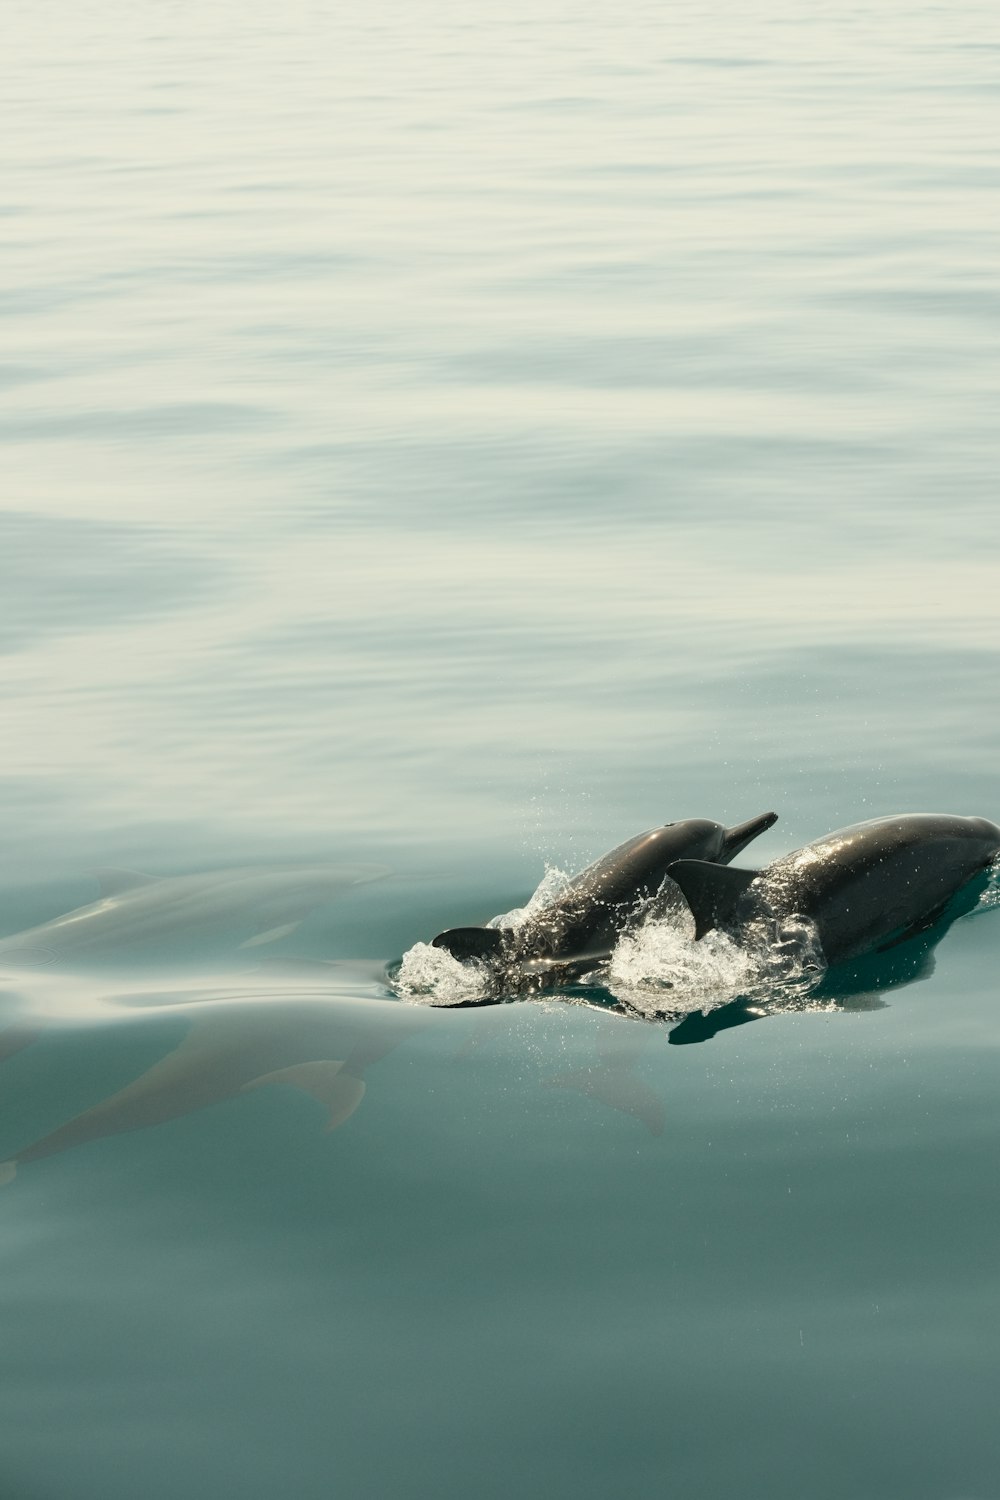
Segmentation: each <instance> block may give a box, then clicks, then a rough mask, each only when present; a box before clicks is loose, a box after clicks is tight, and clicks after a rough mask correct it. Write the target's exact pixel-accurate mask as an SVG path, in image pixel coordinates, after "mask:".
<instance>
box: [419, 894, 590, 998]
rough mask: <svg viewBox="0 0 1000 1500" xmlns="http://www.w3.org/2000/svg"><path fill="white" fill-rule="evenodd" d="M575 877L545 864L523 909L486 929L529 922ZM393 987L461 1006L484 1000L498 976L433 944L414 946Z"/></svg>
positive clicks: (506, 914) (491, 922)
mask: <svg viewBox="0 0 1000 1500" xmlns="http://www.w3.org/2000/svg"><path fill="white" fill-rule="evenodd" d="M572 878H573V877H572V876H571V875H568V874H567V873H566V871H565V870H559V869H557V868H556V867H555V865H546V867H545V874H544V875H543V876H542V878H541V880H540V881H539V883H538V889H537V890H536V891H535V892H534V894H533V895H532V896H531V898H530V899H529V900H528V902H527V903H526V905H524V906H515V907H514V909H513V910H512V911H508V912H504V913H502V914H501V915H500V916H497V917H491V918H490V920H489V921H488V922H487V923H486V926H487V927H501V928H510V929H513V928H517V927H523V926H524V924H525V922H530V921H531V919H532V918H533V917H534V916H536V915H537V913H538V912H540V911H543V910H544V909H545V907H547V906H551V905H552V903H553V901H556V900H558V898H559V897H560V896H561V895H562V894H563V892H564V891H565V890H566V888H567V886H569V884H570V882H571V881H572ZM392 987H393V989H394V990H395V992H396V994H397V995H399V996H401V997H402V998H403V999H405V1000H418V1001H420V1002H421V1003H422V1004H424V1005H461V1004H466V1005H468V1004H473V1003H475V1002H476V1001H477V1000H485V999H486V997H487V995H488V994H489V993H490V992H491V991H494V990H495V988H496V986H495V976H494V975H493V974H492V973H491V972H490V970H489V968H488V967H487V966H486V965H485V964H478V963H464V964H463V963H459V961H458V959H457V958H453V957H452V956H451V954H450V953H448V952H447V951H446V950H445V949H444V948H434V947H432V945H431V944H430V943H414V945H413V947H412V948H410V949H408V950H407V952H406V953H404V954H403V960H402V963H401V964H400V966H399V970H398V972H397V973H396V975H395V977H394V979H393V981H392Z"/></svg>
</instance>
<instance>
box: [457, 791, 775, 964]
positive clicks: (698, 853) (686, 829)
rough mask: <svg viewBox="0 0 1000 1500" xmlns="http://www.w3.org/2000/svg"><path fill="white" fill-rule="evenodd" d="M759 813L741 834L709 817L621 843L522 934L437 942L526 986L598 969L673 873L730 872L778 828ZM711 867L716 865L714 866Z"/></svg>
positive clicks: (516, 930) (512, 931) (461, 935)
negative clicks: (681, 866)
mask: <svg viewBox="0 0 1000 1500" xmlns="http://www.w3.org/2000/svg"><path fill="white" fill-rule="evenodd" d="M777 816H778V815H777V813H773V812H769V813H762V814H761V815H760V817H757V818H751V820H750V822H749V823H742V824H740V825H739V827H737V828H724V827H723V826H722V824H721V823H711V822H709V821H708V820H707V819H704V818H688V819H686V820H685V821H683V822H680V823H667V824H666V825H665V826H664V827H662V828H653V829H650V830H649V831H648V832H647V833H640V834H637V835H636V837H635V838H631V839H629V840H628V841H627V842H626V843H624V844H619V845H618V847H617V848H616V849H612V850H611V851H610V852H609V853H608V854H605V855H603V856H602V857H601V858H600V859H599V860H597V861H596V863H594V864H592V865H589V866H588V867H587V869H586V870H583V871H582V872H581V874H579V875H577V876H576V878H575V879H574V880H573V881H572V882H571V883H570V885H569V886H568V888H567V889H566V890H565V891H564V892H563V894H562V895H561V896H559V897H558V898H557V899H556V900H555V901H553V902H552V903H551V904H550V905H549V906H546V907H544V908H543V909H542V911H540V912H538V914H537V915H535V916H533V917H530V918H529V919H528V920H527V921H526V922H524V923H523V924H522V925H521V926H519V927H453V928H451V929H449V930H448V931H447V932H439V933H438V935H437V937H436V938H434V939H433V945H434V947H436V948H444V949H446V950H447V951H448V952H449V953H450V954H451V955H452V957H454V958H457V959H459V960H460V961H462V962H467V961H469V960H470V959H485V960H488V961H489V962H490V963H491V964H492V965H495V966H496V967H497V968H498V969H499V970H500V971H502V972H504V973H505V974H508V975H517V976H520V977H523V978H526V979H529V980H530V979H544V978H545V977H546V976H549V977H554V976H555V975H558V974H559V973H560V972H566V971H568V970H570V969H574V968H575V969H579V967H580V966H581V965H583V966H586V967H593V966H594V965H595V964H597V963H599V962H601V961H602V960H603V959H606V958H608V957H610V955H611V952H612V951H613V949H614V947H615V944H616V943H617V942H618V939H619V938H620V937H621V935H622V933H623V931H624V930H625V929H626V928H627V927H628V926H629V924H630V923H631V922H632V921H633V920H634V919H635V918H636V917H639V916H644V915H646V906H647V903H648V902H650V901H651V900H652V899H653V897H655V896H656V895H658V894H659V892H660V888H661V886H662V885H663V881H664V878H665V876H666V874H667V871H668V869H670V867H671V866H672V865H674V864H676V862H677V861H678V860H681V859H686V858H693V859H699V860H705V861H718V863H719V864H721V865H727V864H728V863H729V861H730V860H731V859H732V858H733V857H734V856H735V855H737V854H738V853H739V852H740V850H741V849H744V848H746V846H747V844H749V843H750V841H751V839H755V838H756V837H757V836H758V834H761V833H763V832H764V831H765V830H766V829H768V828H770V827H771V825H772V824H773V823H775V822H776V821H777ZM710 868H714V866H710Z"/></svg>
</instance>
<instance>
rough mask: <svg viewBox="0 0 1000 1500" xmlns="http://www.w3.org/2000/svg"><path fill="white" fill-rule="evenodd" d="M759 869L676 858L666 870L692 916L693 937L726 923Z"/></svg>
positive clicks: (733, 915) (727, 923) (758, 872)
mask: <svg viewBox="0 0 1000 1500" xmlns="http://www.w3.org/2000/svg"><path fill="white" fill-rule="evenodd" d="M759 874H760V871H759V870H734V869H733V867H732V865H713V864H711V863H710V862H709V861H708V860H704V859H679V860H678V861H677V862H676V864H672V865H671V866H670V867H669V869H668V870H667V877H668V879H670V880H672V881H673V882H674V884H675V885H679V886H680V888H681V891H682V892H683V894H684V899H685V901H686V902H687V904H688V906H690V908H691V914H692V916H693V917H694V935H695V939H698V938H701V937H704V936H705V933H706V932H711V930H712V928H713V927H726V926H727V925H729V924H731V923H732V921H733V919H734V918H735V916H736V909H737V907H738V906H739V904H740V901H741V900H742V899H743V896H744V895H745V894H746V890H747V887H748V886H749V885H750V883H751V881H754V880H756V879H757V876H758V875H759Z"/></svg>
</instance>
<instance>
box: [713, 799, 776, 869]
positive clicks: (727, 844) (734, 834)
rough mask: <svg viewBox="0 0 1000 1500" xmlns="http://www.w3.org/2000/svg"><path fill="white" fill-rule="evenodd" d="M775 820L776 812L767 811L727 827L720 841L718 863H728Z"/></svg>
mask: <svg viewBox="0 0 1000 1500" xmlns="http://www.w3.org/2000/svg"><path fill="white" fill-rule="evenodd" d="M777 821H778V814H777V813H776V812H767V813H761V815H760V817H759V818H751V819H750V821H749V823H740V824H738V825H737V827H736V828H727V829H726V836H725V838H724V839H723V842H722V854H721V856H720V859H719V862H720V864H724V865H728V863H729V861H730V860H731V859H733V858H734V856H735V855H737V854H739V852H740V850H741V849H745V848H746V846H747V844H749V843H750V842H751V840H752V839H755V838H758V837H759V835H760V834H762V833H766V832H767V830H768V829H769V828H771V827H772V826H773V825H774V824H775V823H777Z"/></svg>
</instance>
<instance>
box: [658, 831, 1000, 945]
mask: <svg viewBox="0 0 1000 1500" xmlns="http://www.w3.org/2000/svg"><path fill="white" fill-rule="evenodd" d="M998 855H1000V828H998V827H997V826H996V824H995V823H990V822H988V821H987V819H985V818H975V817H954V816H951V815H950V814H944V813H903V814H898V815H896V816H892V817H883V818H872V819H870V820H868V821H867V822H864V823H856V824H854V825H852V826H851V827H850V828H841V829H838V830H837V831H836V832H834V833H828V834H826V835H825V836H824V837H823V838H821V839H817V840H816V841H815V843H812V844H806V845H805V847H804V848H802V849H796V850H794V851H793V852H792V853H791V854H786V855H785V856H784V857H783V858H781V859H778V860H775V861H774V863H773V864H770V865H768V866H766V867H765V868H764V869H763V870H736V869H721V868H719V866H718V865H716V864H712V863H710V862H707V861H705V860H699V859H687V858H685V859H682V860H679V861H677V862H676V863H675V864H673V865H671V866H670V869H669V871H668V874H669V877H670V879H671V880H672V881H673V882H674V883H675V884H676V885H678V886H679V887H680V889H681V892H682V893H683V895H684V899H685V900H686V901H687V903H688V906H689V907H690V908H691V912H692V914H693V916H694V920H695V938H696V940H697V939H701V938H702V937H704V935H705V934H706V933H707V932H710V931H712V930H713V929H718V930H719V931H721V932H723V933H726V934H727V935H728V936H729V937H731V938H733V939H734V940H735V941H736V942H738V943H743V944H747V943H752V942H755V941H756V942H759V941H760V940H761V938H762V937H763V938H764V940H765V941H767V939H768V937H773V934H774V930H775V928H777V927H779V926H780V924H781V922H782V921H784V920H786V919H788V918H792V917H800V918H801V917H804V918H805V919H807V920H808V921H809V922H811V923H813V924H814V925H815V928H816V932H817V936H818V938H819V942H820V946H821V947H822V950H823V956H824V958H825V959H826V961H827V963H828V964H829V965H831V966H832V965H838V964H844V963H848V962H851V961H854V960H858V959H861V958H864V957H866V956H868V955H875V954H881V953H886V952H888V951H889V950H891V949H893V948H895V947H897V946H898V945H900V944H903V943H906V942H908V941H909V940H911V939H915V938H918V937H920V936H921V935H922V934H924V933H927V932H928V931H929V930H930V929H931V928H933V927H934V926H936V925H937V923H938V922H940V921H942V920H943V919H944V918H945V917H948V918H949V919H953V918H954V917H956V916H960V915H962V911H963V910H969V909H971V906H972V905H974V904H975V900H976V899H977V898H978V895H979V882H978V881H977V876H981V875H983V872H984V871H986V870H987V868H988V867H989V866H990V865H991V864H993V862H994V861H995V860H996V859H997V857H998ZM956 898H958V899H956Z"/></svg>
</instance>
